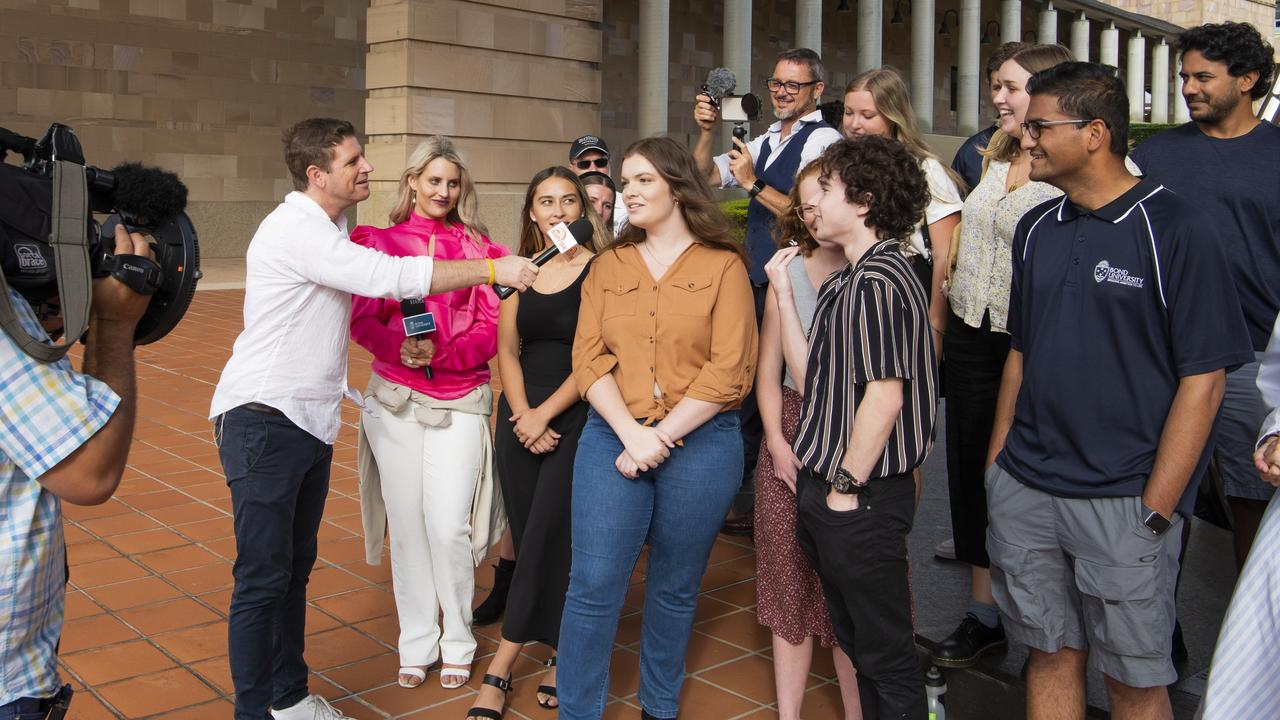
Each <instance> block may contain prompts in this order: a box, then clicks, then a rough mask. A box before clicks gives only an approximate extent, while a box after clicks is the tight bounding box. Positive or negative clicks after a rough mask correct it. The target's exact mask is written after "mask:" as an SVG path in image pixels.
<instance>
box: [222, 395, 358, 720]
mask: <svg viewBox="0 0 1280 720" xmlns="http://www.w3.org/2000/svg"><path fill="white" fill-rule="evenodd" d="M214 436H215V439H216V440H217V444H218V455H219V459H221V461H222V468H223V471H224V472H225V473H226V476H227V485H228V486H229V487H230V488H231V506H232V513H233V515H234V525H235V534H236V563H235V566H234V568H233V569H232V574H233V576H234V578H235V589H234V590H233V591H232V593H231V616H230V618H229V619H228V622H227V635H228V647H227V650H228V656H229V657H228V659H229V661H230V663H231V682H232V684H233V685H235V690H236V713H235V717H236V720H262V719H263V718H264V717H267V714H268V711H269V709H270V708H271V707H275V708H277V709H280V708H287V707H290V706H292V705H295V704H297V703H298V702H299V701H301V700H302V699H303V698H305V697H306V696H307V663H306V662H305V661H304V660H303V659H302V653H303V650H304V648H305V637H306V617H307V580H308V578H309V577H310V576H311V566H312V565H314V564H315V561H316V551H317V540H316V535H317V533H318V532H319V529H320V520H321V518H322V517H323V516H324V501H325V497H326V496H327V495H328V493H329V463H330V461H332V459H333V446H331V445H328V444H327V443H324V442H322V441H320V440H319V439H317V438H316V437H314V436H312V435H311V434H310V433H307V432H306V431H305V430H302V429H301V428H299V427H298V426H297V425H294V424H293V423H292V422H291V421H290V420H289V419H288V418H286V417H284V416H282V415H270V414H267V413H263V412H257V411H254V410H247V409H245V408H244V407H238V408H234V409H232V410H229V411H227V412H226V413H224V414H223V415H221V416H219V417H218V418H217V420H216V421H215V425H214Z"/></svg>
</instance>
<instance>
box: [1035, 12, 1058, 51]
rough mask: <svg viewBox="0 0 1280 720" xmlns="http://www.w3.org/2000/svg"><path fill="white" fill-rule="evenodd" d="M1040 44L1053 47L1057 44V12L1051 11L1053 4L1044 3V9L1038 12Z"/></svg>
mask: <svg viewBox="0 0 1280 720" xmlns="http://www.w3.org/2000/svg"><path fill="white" fill-rule="evenodd" d="M1038 36H1039V38H1040V42H1042V43H1045V44H1047V45H1053V44H1054V43H1056V42H1058V11H1057V10H1054V9H1053V3H1052V2H1048V3H1045V6H1044V9H1043V10H1041V11H1040V32H1039V33H1038Z"/></svg>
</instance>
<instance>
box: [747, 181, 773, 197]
mask: <svg viewBox="0 0 1280 720" xmlns="http://www.w3.org/2000/svg"><path fill="white" fill-rule="evenodd" d="M767 187H769V186H768V185H765V184H764V183H763V182H761V180H760V178H756V181H755V182H754V183H752V184H751V189H750V190H748V191H747V195H748V196H750V197H753V198H754V197H755V196H757V195H759V194H760V193H762V192H764V189H765V188H767Z"/></svg>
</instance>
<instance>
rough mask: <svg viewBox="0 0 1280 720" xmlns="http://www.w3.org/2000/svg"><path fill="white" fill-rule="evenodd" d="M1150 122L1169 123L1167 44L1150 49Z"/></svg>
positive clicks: (1162, 40) (1162, 42)
mask: <svg viewBox="0 0 1280 720" xmlns="http://www.w3.org/2000/svg"><path fill="white" fill-rule="evenodd" d="M1151 122H1153V123H1167V122H1169V43H1167V42H1165V39H1164V38H1160V44H1159V45H1156V46H1155V47H1153V48H1151Z"/></svg>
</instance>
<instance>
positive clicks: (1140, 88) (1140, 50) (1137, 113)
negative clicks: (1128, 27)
mask: <svg viewBox="0 0 1280 720" xmlns="http://www.w3.org/2000/svg"><path fill="white" fill-rule="evenodd" d="M1125 69H1126V71H1127V72H1126V76H1125V86H1126V87H1127V88H1128V90H1129V120H1130V121H1132V122H1144V121H1145V120H1146V119H1147V109H1146V107H1145V105H1146V100H1147V96H1146V90H1147V39H1146V38H1145V37H1143V36H1142V31H1141V30H1135V31H1134V33H1133V36H1132V37H1130V38H1129V62H1128V64H1127V66H1126V68H1125Z"/></svg>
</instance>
